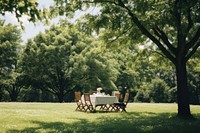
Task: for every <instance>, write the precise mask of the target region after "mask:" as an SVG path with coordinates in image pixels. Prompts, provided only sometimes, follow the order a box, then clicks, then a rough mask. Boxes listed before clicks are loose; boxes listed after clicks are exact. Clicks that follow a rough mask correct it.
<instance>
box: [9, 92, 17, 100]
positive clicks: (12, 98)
mask: <svg viewBox="0 0 200 133" xmlns="http://www.w3.org/2000/svg"><path fill="white" fill-rule="evenodd" d="M17 97H18V91H17V90H12V91H11V93H10V99H11V101H12V102H16V101H17Z"/></svg>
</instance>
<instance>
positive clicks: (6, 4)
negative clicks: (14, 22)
mask: <svg viewBox="0 0 200 133" xmlns="http://www.w3.org/2000/svg"><path fill="white" fill-rule="evenodd" d="M37 1H38V0H25V1H19V0H12V1H10V0H1V1H0V14H2V15H5V13H6V12H11V13H14V14H15V16H16V17H17V19H18V21H20V17H22V16H23V15H28V16H29V17H30V18H29V21H32V22H35V21H37V20H38V19H39V20H41V19H42V17H44V16H45V15H46V14H45V10H44V11H42V10H41V9H39V8H38V2H37Z"/></svg>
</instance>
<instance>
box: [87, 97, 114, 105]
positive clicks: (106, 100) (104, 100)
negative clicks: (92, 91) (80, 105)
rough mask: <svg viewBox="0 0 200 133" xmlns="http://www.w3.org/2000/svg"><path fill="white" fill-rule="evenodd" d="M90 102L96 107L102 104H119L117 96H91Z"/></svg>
mask: <svg viewBox="0 0 200 133" xmlns="http://www.w3.org/2000/svg"><path fill="white" fill-rule="evenodd" d="M90 100H91V102H92V105H93V106H94V107H96V106H97V105H101V104H113V103H116V102H118V100H117V98H116V97H115V96H107V95H105V96H100V95H90Z"/></svg>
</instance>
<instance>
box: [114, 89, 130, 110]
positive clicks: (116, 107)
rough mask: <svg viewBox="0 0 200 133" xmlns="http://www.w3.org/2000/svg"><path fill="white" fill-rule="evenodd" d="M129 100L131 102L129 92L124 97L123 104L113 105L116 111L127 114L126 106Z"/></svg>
mask: <svg viewBox="0 0 200 133" xmlns="http://www.w3.org/2000/svg"><path fill="white" fill-rule="evenodd" d="M128 100H129V93H128V92H127V93H126V94H125V96H124V101H123V102H118V103H114V104H113V106H114V109H115V111H120V110H121V112H126V106H127V104H128Z"/></svg>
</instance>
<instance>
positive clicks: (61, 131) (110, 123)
mask: <svg viewBox="0 0 200 133" xmlns="http://www.w3.org/2000/svg"><path fill="white" fill-rule="evenodd" d="M190 107H191V113H192V114H193V116H194V118H195V119H192V120H191V119H190V120H185V119H181V118H178V117H177V116H176V114H177V104H175V103H171V104H169V103H129V104H128V105H127V113H125V112H104V111H98V110H97V111H96V112H95V113H90V112H80V111H75V108H76V103H18V102H17V103H14V102H1V103H0V116H1V117H0V133H18V132H20V133H22V132H23V133H65V132H66V133H199V129H200V106H198V105H191V106H190Z"/></svg>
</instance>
